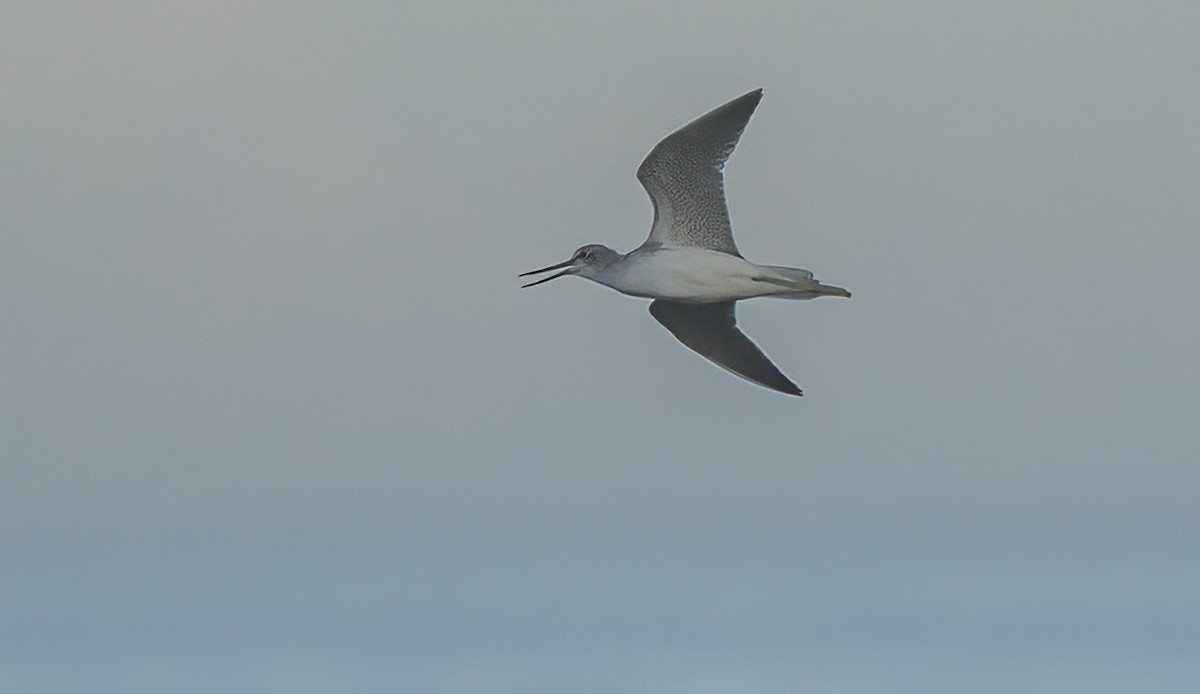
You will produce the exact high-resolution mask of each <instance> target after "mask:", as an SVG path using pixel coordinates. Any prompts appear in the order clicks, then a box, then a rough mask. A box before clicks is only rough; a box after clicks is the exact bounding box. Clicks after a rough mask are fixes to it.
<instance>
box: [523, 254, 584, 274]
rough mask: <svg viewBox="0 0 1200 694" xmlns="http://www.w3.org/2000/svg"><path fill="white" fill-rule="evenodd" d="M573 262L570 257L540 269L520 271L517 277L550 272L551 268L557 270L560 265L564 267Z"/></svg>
mask: <svg viewBox="0 0 1200 694" xmlns="http://www.w3.org/2000/svg"><path fill="white" fill-rule="evenodd" d="M573 262H575V259H574V258H571V259H570V260H564V261H562V262H561V263H555V264H554V265H551V266H550V267H544V268H542V269H541V270H530V271H529V272H522V273H521V274H519V275H517V277H528V276H529V275H540V274H541V273H543V272H550V271H551V270H557V269H559V268H560V267H566V266H568V265H570V264H571V263H573Z"/></svg>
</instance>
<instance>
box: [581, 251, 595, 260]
mask: <svg viewBox="0 0 1200 694" xmlns="http://www.w3.org/2000/svg"><path fill="white" fill-rule="evenodd" d="M579 257H580V258H582V259H584V260H587V259H588V258H591V257H592V252H591V251H580V253H579Z"/></svg>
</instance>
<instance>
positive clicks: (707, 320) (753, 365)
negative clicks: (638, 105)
mask: <svg viewBox="0 0 1200 694" xmlns="http://www.w3.org/2000/svg"><path fill="white" fill-rule="evenodd" d="M761 98H762V90H755V91H753V92H750V93H748V94H745V95H743V96H740V97H738V98H737V99H734V100H733V101H730V102H729V103H727V104H725V105H723V106H719V107H717V108H715V109H713V110H712V111H710V112H708V113H706V114H704V115H703V116H701V117H699V118H697V119H696V120H694V121H692V122H691V123H689V124H687V125H686V126H684V127H682V128H680V129H679V130H677V131H675V132H674V133H672V134H670V135H668V136H667V137H666V138H664V139H663V140H662V141H661V142H659V143H658V145H656V146H655V147H654V149H653V150H651V152H650V154H648V155H647V156H646V159H645V160H644V161H643V162H642V165H641V167H639V168H638V180H640V181H641V182H642V185H643V187H645V189H646V192H647V193H648V194H649V195H650V199H651V201H652V202H653V203H654V224H653V226H652V227H651V229H650V236H649V237H648V238H647V239H646V241H645V243H643V244H642V245H641V246H639V247H638V248H636V249H634V250H633V251H631V252H629V253H626V254H621V253H618V252H616V251H614V250H612V249H611V248H608V247H606V246H601V245H599V244H590V245H587V246H583V247H581V248H579V249H578V250H576V251H575V253H574V254H573V255H572V256H571V258H570V259H569V260H567V261H565V262H562V263H558V264H556V265H551V266H550V267H546V268H542V269H540V270H533V271H531V272H526V273H522V276H525V275H532V274H538V273H542V272H548V271H550V270H557V269H560V268H565V269H563V270H562V272H559V273H557V274H554V275H550V276H549V277H545V278H543V279H540V280H537V281H536V282H530V283H529V284H527V285H525V286H526V287H531V286H533V285H535V284H541V283H542V282H548V281H550V280H552V279H554V278H556V277H562V276H563V275H579V276H581V277H584V278H586V279H590V280H592V281H594V282H598V283H600V284H603V285H605V286H608V287H611V288H613V289H615V290H617V291H619V292H621V293H622V294H628V295H630V296H637V297H643V298H647V299H654V301H653V302H652V303H651V305H650V314H651V315H653V316H654V318H655V319H656V320H658V322H659V323H661V324H662V325H663V326H664V327H666V328H667V330H669V331H671V334H673V335H674V336H675V337H676V338H677V339H678V340H679V341H680V342H682V343H683V344H684V345H685V346H687V347H688V348H689V349H692V350H694V351H695V352H697V353H698V354H700V355H701V356H703V357H705V358H706V359H709V360H710V361H712V362H714V363H715V364H717V365H718V366H720V367H722V368H724V369H727V370H729V371H730V372H732V373H734V374H736V375H738V376H741V377H742V378H745V379H747V380H750V381H753V382H755V383H758V384H759V385H762V386H765V387H767V388H771V389H774V390H778V391H780V392H784V393H788V394H790V395H802V393H801V392H800V389H799V388H797V387H796V384H794V383H792V382H791V381H790V380H788V378H787V377H786V376H784V375H783V374H782V373H781V372H780V371H779V369H777V368H775V365H774V364H772V363H771V361H770V359H768V358H767V357H766V355H764V354H763V353H762V352H761V351H760V350H759V349H758V347H757V346H755V344H754V343H753V342H751V341H750V339H749V338H747V337H746V336H745V335H743V334H742V332H741V331H740V330H738V328H737V321H736V318H735V317H734V306H735V305H736V304H735V302H737V301H741V300H743V299H750V298H754V297H759V296H775V297H781V298H786V299H812V298H815V297H818V296H844V297H849V296H850V292H848V291H846V290H845V289H842V288H841V287H835V286H832V285H826V284H821V283H820V282H818V281H817V280H816V279H814V278H813V275H812V273H811V272H809V271H808V270H801V269H800V268H792V267H782V266H777V265H756V264H754V263H751V262H749V261H748V260H746V259H745V258H743V257H742V256H741V253H739V252H738V249H737V245H736V244H735V243H734V241H733V230H732V228H731V227H730V224H729V211H728V208H727V207H726V204H725V182H724V176H723V175H722V173H721V172H722V169H723V168H724V166H725V161H726V160H727V159H728V158H729V155H730V154H731V153H732V152H733V149H734V147H735V146H736V145H737V141H738V138H740V137H741V134H742V130H743V129H744V128H745V127H746V123H747V122H748V121H749V120H750V115H751V114H752V113H754V109H755V108H756V107H757V106H758V102H759V100H760V99H761Z"/></svg>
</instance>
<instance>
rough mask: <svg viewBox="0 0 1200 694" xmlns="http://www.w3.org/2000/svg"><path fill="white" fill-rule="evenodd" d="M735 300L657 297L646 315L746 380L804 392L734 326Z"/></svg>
mask: <svg viewBox="0 0 1200 694" xmlns="http://www.w3.org/2000/svg"><path fill="white" fill-rule="evenodd" d="M734 307H735V302H733V301H726V302H721V303H715V304H684V303H679V302H676V301H665V300H663V299H657V300H655V301H653V302H651V303H650V315H652V316H654V319H655V320H657V321H658V322H659V323H661V324H662V326H663V327H664V328H666V329H667V330H669V331H670V332H671V334H672V335H674V336H675V339H677V340H679V341H680V342H682V343H683V345H684V346H685V347H687V348H688V349H690V350H692V351H693V352H695V353H697V354H699V355H700V356H702V357H704V358H705V359H708V360H709V361H711V362H712V363H714V364H716V365H717V366H720V367H721V368H723V369H725V370H727V371H729V372H731V373H733V374H735V375H737V376H740V377H742V378H744V379H746V380H747V381H751V382H752V383H757V384H758V385H760V386H763V387H765V388H770V389H771V390H777V391H779V392H781V393H787V394H788V395H804V393H803V391H801V390H800V389H799V388H798V387H796V384H795V383H792V382H791V381H790V380H788V377H787V376H784V375H783V372H781V371H780V370H779V369H778V368H776V367H775V365H774V364H772V363H771V360H770V359H769V358H768V357H767V355H765V354H763V352H762V350H760V349H759V348H758V346H757V345H755V344H754V342H752V341H751V340H750V338H748V337H746V335H745V334H744V333H742V331H741V330H738V327H737V317H736V316H735V314H734Z"/></svg>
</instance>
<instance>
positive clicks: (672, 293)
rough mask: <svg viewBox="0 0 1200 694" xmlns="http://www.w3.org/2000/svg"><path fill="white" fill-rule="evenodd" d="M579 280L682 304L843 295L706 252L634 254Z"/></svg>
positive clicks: (804, 275)
mask: <svg viewBox="0 0 1200 694" xmlns="http://www.w3.org/2000/svg"><path fill="white" fill-rule="evenodd" d="M579 275H580V276H582V277H586V278H588V279H591V280H594V281H596V282H599V283H600V284H603V285H605V286H607V287H612V288H613V289H615V290H617V291H619V292H621V293H622V294H628V295H630V296H638V297H643V298H647V299H663V300H666V301H678V302H680V303H686V304H709V303H716V302H721V301H740V300H742V299H752V298H754V297H757V296H777V297H783V298H789V299H810V298H812V297H815V296H820V295H822V294H838V295H843V296H844V295H845V294H844V293H845V290H844V289H840V288H838V287H830V286H828V285H824V284H821V283H820V282H817V281H816V280H814V279H813V278H812V273H811V272H808V271H807V270H801V269H799V268H785V267H777V266H772V265H755V264H754V263H751V262H749V261H748V260H746V259H744V258H741V257H739V256H736V255H730V254H728V253H722V252H720V251H710V250H708V249H706V248H689V247H686V246H680V247H674V248H654V249H644V248H639V249H636V250H634V251H632V252H630V253H627V254H625V255H623V256H621V257H620V258H618V259H617V260H616V262H614V263H612V264H611V265H609V266H608V267H606V268H605V269H604V270H603V271H602V272H598V273H596V274H595V276H591V275H589V274H588V273H587V271H586V270H584V271H581V272H580V273H579Z"/></svg>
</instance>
